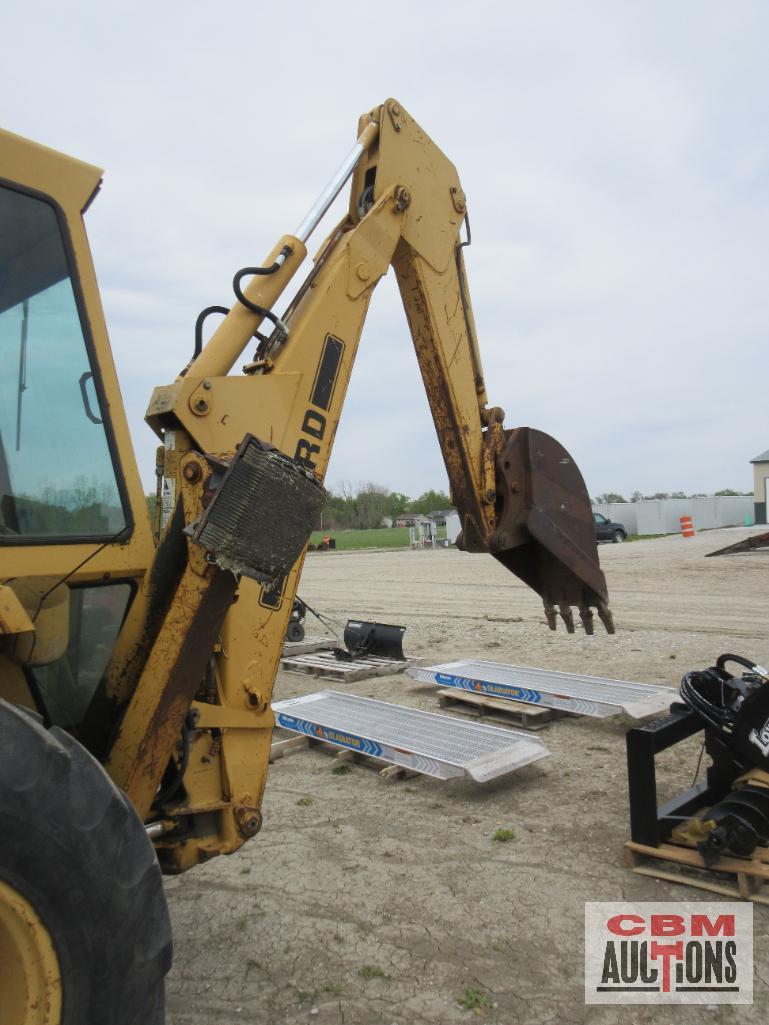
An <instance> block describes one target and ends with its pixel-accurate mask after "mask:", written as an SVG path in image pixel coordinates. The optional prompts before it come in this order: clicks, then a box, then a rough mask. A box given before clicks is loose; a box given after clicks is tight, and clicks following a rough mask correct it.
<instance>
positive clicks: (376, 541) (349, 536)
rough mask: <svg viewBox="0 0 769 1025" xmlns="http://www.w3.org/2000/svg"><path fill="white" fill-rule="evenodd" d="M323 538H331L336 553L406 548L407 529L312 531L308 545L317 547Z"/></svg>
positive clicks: (380, 528) (377, 528)
mask: <svg viewBox="0 0 769 1025" xmlns="http://www.w3.org/2000/svg"><path fill="white" fill-rule="evenodd" d="M324 537H333V538H334V540H335V541H336V547H337V551H342V552H348V551H354V550H355V549H360V548H408V546H409V528H408V527H376V528H374V529H373V530H314V531H313V532H312V534H311V535H310V544H313V545H317V544H318V542H320V541H322V540H323V538H324Z"/></svg>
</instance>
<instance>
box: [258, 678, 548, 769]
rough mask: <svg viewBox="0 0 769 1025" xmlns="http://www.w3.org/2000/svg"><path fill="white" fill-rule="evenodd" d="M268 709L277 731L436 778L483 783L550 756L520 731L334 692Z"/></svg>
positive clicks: (539, 743) (541, 744) (294, 700)
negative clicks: (293, 734) (463, 778)
mask: <svg viewBox="0 0 769 1025" xmlns="http://www.w3.org/2000/svg"><path fill="white" fill-rule="evenodd" d="M272 709H273V711H274V712H275V720H276V724H277V725H278V726H281V727H282V728H283V729H286V730H291V731H292V732H294V733H304V734H306V735H307V736H309V737H314V738H316V739H318V740H323V741H326V742H327V743H329V744H334V745H336V746H337V747H344V748H349V749H351V750H353V751H357V752H359V753H360V754H363V755H369V756H370V757H371V758H378V759H379V760H380V761H383V762H390V763H392V764H393V765H402V766H405V767H406V768H409V769H414V770H415V771H417V772H421V773H424V774H425V775H427V776H436V777H437V778H438V779H455V778H457V777H461V776H465V775H466V776H469V777H470V778H471V779H474V780H475V781H476V782H478V783H485V782H486V781H487V780H491V779H496V778H497V777H498V776H504V775H505V774H506V773H509V772H513V771H514V770H515V769H520V768H521V766H523V765H528V764H529V763H530V762H535V761H537V760H538V759H539V758H544V757H546V756H547V755H549V754H550V751H549V750H548V748H547V747H546V746H545V744H544V743H543V742H542V741H541V740H538V739H537V738H535V737H531V736H529V735H528V734H526V733H519V732H517V731H515V730H508V729H500V728H498V727H496V726H485V725H481V724H480V723H471V722H467V721H466V720H464V719H457V718H454V717H453V716H449V715H437V714H436V713H435V712H422V711H420V710H419V709H414V708H404V707H403V706H402V705H393V704H390V703H389V702H387V701H375V700H374V699H373V698H361V697H358V696H357V695H356V694H341V693H339V692H338V691H334V690H323V691H318V692H317V693H316V694H306V695H305V696H304V697H301V698H292V699H290V700H288V701H277V702H275V703H274V704H273V706H272Z"/></svg>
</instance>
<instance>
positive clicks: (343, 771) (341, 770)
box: [331, 762, 352, 776]
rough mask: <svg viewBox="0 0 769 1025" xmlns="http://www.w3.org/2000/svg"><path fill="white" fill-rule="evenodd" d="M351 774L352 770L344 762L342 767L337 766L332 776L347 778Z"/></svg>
mask: <svg viewBox="0 0 769 1025" xmlns="http://www.w3.org/2000/svg"><path fill="white" fill-rule="evenodd" d="M350 772H352V769H351V768H350V766H349V765H346V764H345V763H344V762H342V764H341V765H335V766H334V768H333V769H332V770H331V774H332V775H333V776H347V775H348V774H349V773H350Z"/></svg>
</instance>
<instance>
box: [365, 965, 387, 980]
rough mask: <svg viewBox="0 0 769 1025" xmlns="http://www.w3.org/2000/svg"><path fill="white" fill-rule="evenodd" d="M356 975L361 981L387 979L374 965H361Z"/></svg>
mask: <svg viewBox="0 0 769 1025" xmlns="http://www.w3.org/2000/svg"><path fill="white" fill-rule="evenodd" d="M358 975H360V977H361V978H362V979H389V978H390V976H389V975H387V974H386V973H385V972H384V971H383V970H382V969H381V968H380V967H379V966H378V965H375V964H362V965H361V966H360V968H359V969H358Z"/></svg>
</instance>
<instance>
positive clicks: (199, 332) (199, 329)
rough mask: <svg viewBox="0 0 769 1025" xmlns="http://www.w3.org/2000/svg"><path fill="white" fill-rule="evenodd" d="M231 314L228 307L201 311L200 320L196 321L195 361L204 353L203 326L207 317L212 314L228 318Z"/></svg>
mask: <svg viewBox="0 0 769 1025" xmlns="http://www.w3.org/2000/svg"><path fill="white" fill-rule="evenodd" d="M229 312H230V311H229V310H228V309H227V307H226V306H206V308H205V309H204V310H201V311H200V313H199V314H198V319H197V320H196V321H195V351H194V352H193V353H192V358H193V359H197V358H198V356H199V355H200V354H201V352H202V351H203V324H204V323H205V321H206V317H208V316H209V314H211V313H223V314H224V315H225V316H226V315H227V314H228V313H229Z"/></svg>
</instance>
